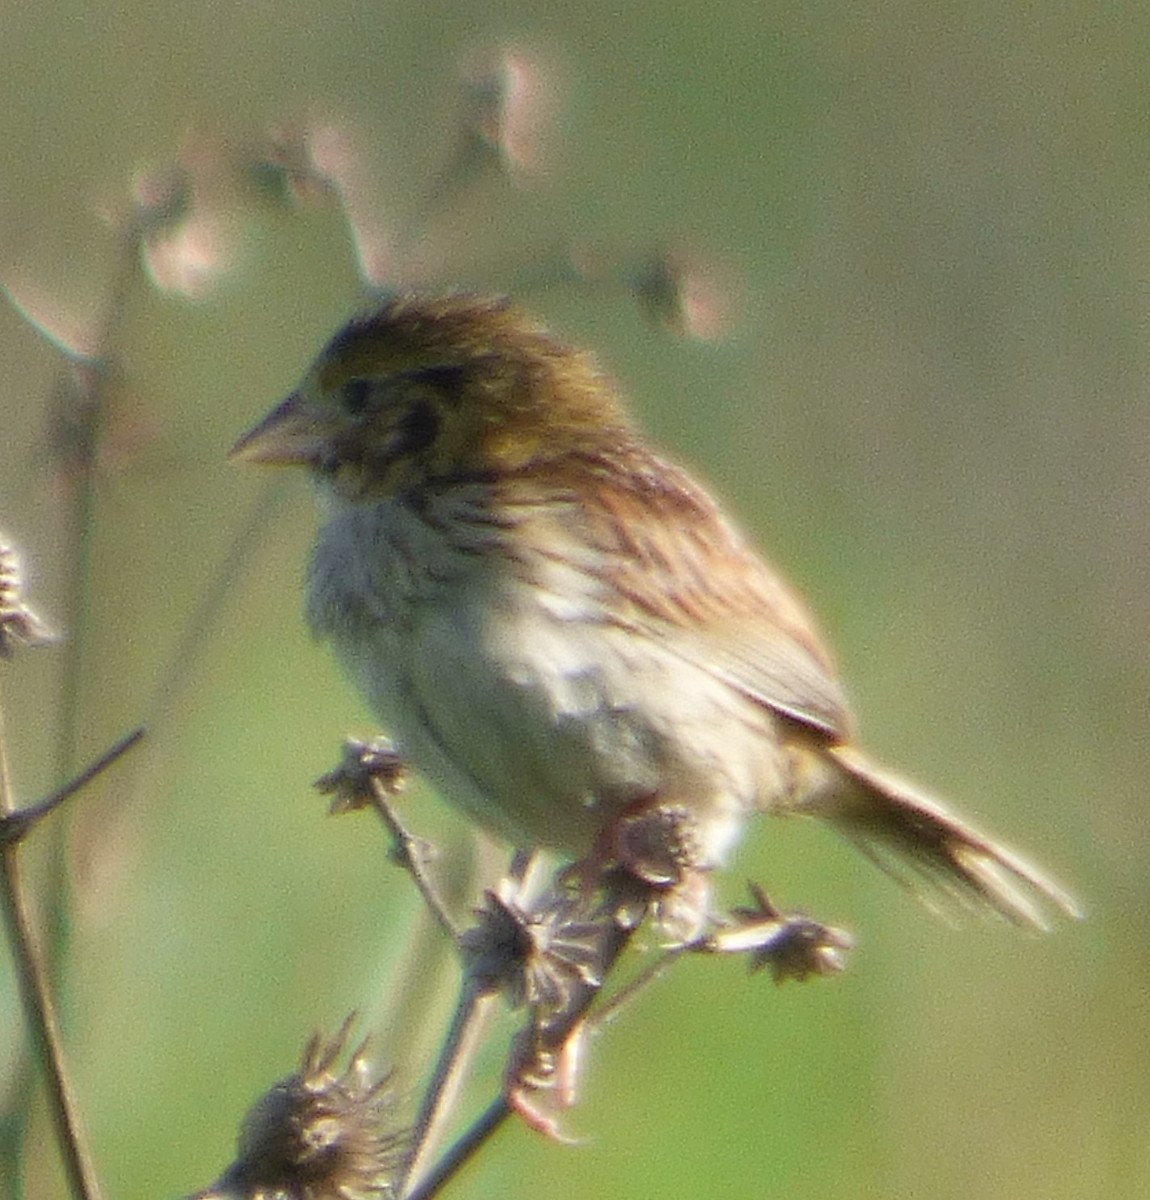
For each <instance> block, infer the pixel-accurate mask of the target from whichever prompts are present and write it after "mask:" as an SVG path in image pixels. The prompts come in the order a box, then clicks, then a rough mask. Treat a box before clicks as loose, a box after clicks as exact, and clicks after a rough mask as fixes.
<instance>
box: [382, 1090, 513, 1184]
mask: <svg viewBox="0 0 1150 1200" xmlns="http://www.w3.org/2000/svg"><path fill="white" fill-rule="evenodd" d="M511 1111H512V1110H511V1106H510V1104H508V1102H507V1097H506V1096H496V1098H495V1099H494V1100H492V1102H491V1103H490V1104H489V1105H488V1106H487V1108H486V1109H484V1111H483V1112H482V1113H481V1114H480V1115H479V1116H478V1117H477V1118H476V1120H475V1121H474V1122H473V1123H472V1124H471V1126H470V1127H469V1128H468V1129H467V1131H466V1132H465V1133H463V1134H462V1135H461V1136H460V1137H459V1138H457V1139H456V1141H455V1142H454V1143H453V1144H452V1145H451V1147H450V1148H449V1149H448V1150H447V1152H446V1153H445V1154H444V1155H443V1157H442V1158H440V1160H439V1162H437V1163H436V1164H435V1166H434V1167H433V1168H432V1169H431V1170H430V1171H429V1172H428V1173H427V1174H426V1175H425V1176H424V1177H423V1178H422V1179H420V1180H419V1181H418V1182H417V1183H416V1185H415V1187H413V1188H412V1189H411V1191H409V1192H408V1193H407V1194H406V1196H405V1197H404V1200H432V1197H433V1196H438V1195H439V1193H440V1192H441V1191H442V1190H443V1188H444V1187H446V1186H447V1184H448V1183H450V1182H451V1180H452V1179H453V1178H454V1177H455V1176H456V1174H457V1173H458V1172H459V1171H460V1170H461V1169H462V1168H463V1167H464V1166H465V1165H466V1164H467V1162H468V1161H469V1160H470V1159H471V1157H472V1156H473V1155H474V1154H476V1153H477V1152H478V1151H479V1150H480V1149H482V1148H483V1146H485V1145H486V1144H487V1142H488V1141H489V1140H490V1139H491V1138H492V1137H493V1136H494V1134H495V1133H497V1132H498V1131H499V1129H501V1128H502V1126H503V1124H504V1122H505V1121H506V1120H507V1118H508V1117H509V1116H510V1115H511Z"/></svg>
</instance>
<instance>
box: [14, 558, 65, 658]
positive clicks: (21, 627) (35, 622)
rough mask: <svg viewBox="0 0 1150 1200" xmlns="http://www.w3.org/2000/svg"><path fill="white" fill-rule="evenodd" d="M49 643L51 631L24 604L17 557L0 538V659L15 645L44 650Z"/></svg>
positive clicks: (53, 636) (21, 571) (22, 573)
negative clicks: (43, 647) (36, 647)
mask: <svg viewBox="0 0 1150 1200" xmlns="http://www.w3.org/2000/svg"><path fill="white" fill-rule="evenodd" d="M52 641H55V635H54V634H53V632H52V630H51V629H50V628H49V627H48V626H47V625H46V624H45V623H44V621H42V620H41V619H40V618H39V617H38V616H37V615H36V613H34V612H33V611H32V609H30V608H29V607H28V605H27V604H25V603H24V572H23V569H22V567H21V563H20V555H19V553H18V552H17V551H16V549H15V548H14V547H13V546H10V545H9V544H8V543H7V542H6V541H4V540H3V539H2V538H0V658H10V657H11V655H12V652H13V650H14V649H15V647H16V646H17V645H21V646H43V645H46V644H47V643H49V642H52Z"/></svg>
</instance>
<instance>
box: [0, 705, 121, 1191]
mask: <svg viewBox="0 0 1150 1200" xmlns="http://www.w3.org/2000/svg"><path fill="white" fill-rule="evenodd" d="M14 809H15V805H14V804H13V799H12V788H11V783H10V778H9V773H8V757H7V751H6V748H5V741H4V730H3V713H2V712H0V815H3V816H4V817H8V816H9V815H11V813H12V812H13V811H14ZM19 854H20V844H19V840H18V839H15V840H12V841H9V842H7V843H6V844H4V845H3V846H0V867H2V869H0V907H2V909H3V917H4V924H5V928H6V929H7V932H8V940H9V942H10V943H11V947H12V957H13V960H14V962H15V965H16V980H17V985H18V987H19V989H20V1000H21V1004H22V1005H23V1009H24V1018H25V1020H26V1022H27V1024H28V1029H29V1032H30V1034H31V1038H32V1042H33V1045H34V1046H35V1048H36V1052H37V1055H38V1056H39V1059H40V1063H41V1066H42V1068H43V1071H44V1081H45V1087H46V1090H47V1096H48V1108H49V1111H50V1112H51V1115H52V1122H53V1124H54V1125H55V1128H56V1137H57V1140H58V1141H59V1143H60V1156H61V1159H62V1160H63V1164H64V1172H65V1175H66V1177H67V1180H68V1186H69V1188H70V1190H71V1192H72V1195H73V1197H74V1198H75V1200H98V1197H99V1194H100V1192H99V1187H98V1186H97V1183H96V1176H95V1172H94V1170H93V1167H92V1163H91V1160H90V1159H89V1157H88V1154H87V1151H86V1150H85V1148H84V1143H83V1139H82V1137H81V1134H80V1128H79V1119H78V1116H77V1111H76V1102H75V1098H74V1096H73V1095H72V1089H71V1086H70V1084H69V1082H68V1077H67V1074H66V1072H65V1069H64V1056H63V1048H62V1044H61V1038H60V1027H59V1022H58V1021H57V1020H56V1012H55V1008H54V1007H53V1004H52V997H51V990H50V988H49V985H48V976H47V972H46V970H45V968H44V959H43V954H42V952H41V949H40V946H39V944H38V942H37V939H36V934H35V931H34V929H33V927H32V919H31V914H30V912H29V909H28V904H27V901H26V899H25V896H24V891H23V888H22V886H21V878H20V864H19V861H18V860H19Z"/></svg>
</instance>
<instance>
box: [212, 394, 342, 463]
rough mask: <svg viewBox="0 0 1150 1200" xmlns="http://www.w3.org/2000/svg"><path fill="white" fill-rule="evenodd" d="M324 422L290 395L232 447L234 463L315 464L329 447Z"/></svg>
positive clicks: (326, 427)
mask: <svg viewBox="0 0 1150 1200" xmlns="http://www.w3.org/2000/svg"><path fill="white" fill-rule="evenodd" d="M330 441H331V430H330V429H329V428H328V426H327V422H326V421H324V420H323V418H322V417H321V416H320V415H319V414H318V413H316V412H315V411H314V410H313V409H312V408H311V407H310V406H309V405H308V404H307V403H305V401H304V400H303V398H302V397H301V396H300V394H299V393H298V392H293V393H292V394H291V395H290V396H289V397H288V398H287V399H286V400H285V401H284V402H283V403H282V404H279V405H277V406H276V407H275V408H273V409H272V410H271V412H270V413H268V415H267V416H266V417H264V419H263V420H262V421H260V422H258V423H257V424H255V425H253V426H252V427H251V429H249V430H248V431H247V433H245V434H244V435H243V437H241V438H240V440H239V441H238V442H236V444H235V445H234V446H233V447H232V449H231V452H230V453H229V454H228V457H229V458H230V459H232V460H233V461H235V462H245V463H264V464H267V465H270V466H293V465H299V464H307V463H314V462H317V461H318V460H319V459H320V458H321V457H322V456H323V453H324V450H325V448H326V447H327V446H328V445H329V444H330Z"/></svg>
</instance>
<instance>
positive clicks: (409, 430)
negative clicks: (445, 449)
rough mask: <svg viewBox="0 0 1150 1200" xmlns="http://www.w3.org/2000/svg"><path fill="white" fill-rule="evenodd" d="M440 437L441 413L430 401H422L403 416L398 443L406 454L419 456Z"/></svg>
mask: <svg viewBox="0 0 1150 1200" xmlns="http://www.w3.org/2000/svg"><path fill="white" fill-rule="evenodd" d="M437 437H439V413H438V412H437V411H436V408H435V405H434V404H432V403H431V401H430V400H420V401H418V403H416V404H413V405H412V406H411V408H409V409H408V410H407V412H406V413H404V415H403V420H402V422H401V423H400V428H399V438H398V441H399V443H400V445H401V446H402V448H403V451H402V452H403V453H404V454H418V453H419V452H420V451H421V450H426V449H427V447H428V446H430V445H431V444H432V443H433V442H434V441H435V439H436V438H437Z"/></svg>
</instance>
